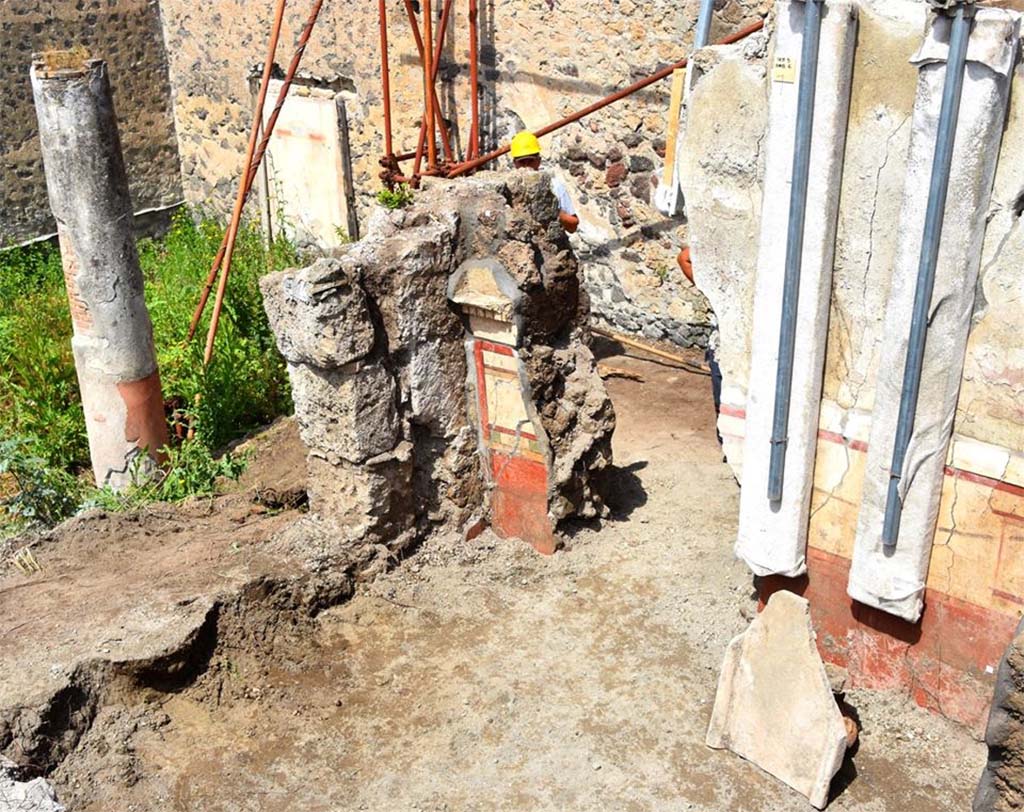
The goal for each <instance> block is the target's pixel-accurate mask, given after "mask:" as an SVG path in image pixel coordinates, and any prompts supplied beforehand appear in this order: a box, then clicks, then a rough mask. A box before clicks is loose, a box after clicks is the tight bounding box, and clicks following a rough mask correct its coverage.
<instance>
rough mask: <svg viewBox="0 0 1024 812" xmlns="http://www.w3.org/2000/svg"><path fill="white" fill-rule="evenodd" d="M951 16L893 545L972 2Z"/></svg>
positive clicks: (906, 378)
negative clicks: (951, 22)
mask: <svg viewBox="0 0 1024 812" xmlns="http://www.w3.org/2000/svg"><path fill="white" fill-rule="evenodd" d="M948 13H950V14H951V15H952V17H953V25H952V32H951V34H950V40H949V57H948V59H947V60H946V83H945V86H944V87H943V89H942V108H941V110H940V112H939V126H938V132H937V134H936V136H935V158H934V160H933V162H932V176H931V185H930V187H929V189H928V208H927V209H926V211H925V220H924V239H923V240H922V242H921V258H920V262H919V264H918V269H917V287H916V289H915V291H914V310H913V316H912V317H911V321H910V338H909V340H908V343H907V361H906V366H905V367H904V369H903V388H902V391H901V393H900V410H899V416H898V418H897V422H896V438H895V440H894V442H893V448H892V465H891V466H890V468H889V491H888V494H887V496H886V501H885V523H884V525H883V527H882V546H883V547H885V548H886V549H887V550H893V549H895V547H896V539H897V537H898V536H899V533H900V519H901V518H902V515H903V500H902V499H901V498H900V492H899V490H900V481H901V480H902V478H903V467H904V464H905V463H906V459H907V449H908V447H909V446H910V439H911V437H912V436H913V434H914V418H915V415H916V413H917V400H918V397H919V395H920V393H921V370H922V368H923V366H924V350H925V343H926V340H927V337H928V312H929V311H930V310H931V306H932V292H933V290H934V287H935V268H936V265H937V264H938V259H939V245H940V243H941V242H942V226H943V221H944V219H945V214H946V196H947V194H948V192H949V173H950V168H951V167H952V165H953V147H954V146H955V144H956V125H957V121H958V119H959V118H960V97H961V96H962V95H963V87H964V72H965V70H966V66H967V45H968V42H969V41H970V36H971V18H972V17H973V16H974V5H973V2H972V3H959V4H957V5H956V7H955V8H953V9H950V11H949V12H948Z"/></svg>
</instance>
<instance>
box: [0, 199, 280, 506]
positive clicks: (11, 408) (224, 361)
mask: <svg viewBox="0 0 1024 812" xmlns="http://www.w3.org/2000/svg"><path fill="white" fill-rule="evenodd" d="M223 234H224V230H223V228H222V227H221V226H220V225H218V224H217V223H215V222H214V221H212V220H210V219H206V218H199V221H198V223H197V222H196V221H194V220H193V218H192V216H191V215H190V213H189V212H186V211H180V212H179V213H178V214H177V215H176V216H175V218H174V222H173V225H172V228H171V230H170V232H169V233H168V234H167V235H166V236H165V237H163V238H161V239H158V240H150V239H147V240H141V241H140V242H139V258H140V262H141V265H142V270H143V275H144V277H145V281H146V301H147V304H148V306H149V312H150V317H151V318H152V320H153V333H154V340H155V343H156V349H157V361H158V363H159V366H160V374H161V380H162V384H163V393H164V398H165V401H166V403H167V404H168V412H169V416H171V417H172V436H173V437H174V438H175V440H176V441H180V440H181V439H182V438H183V437H184V433H185V432H184V426H185V425H186V424H188V423H189V422H190V421H191V423H192V425H193V428H194V429H195V443H196V445H195V446H194V447H191V444H189V443H186V444H185V445H184V446H182V449H181V451H180V452H178V451H177V450H176V448H172V461H173V460H175V459H176V460H177V462H178V464H177V465H172V474H170V475H169V476H168V478H166V479H165V481H164V482H163V484H162V485H161V489H160V491H159V494H158V495H157V498H168V499H175V498H180V497H183V496H188V495H190V493H197V492H203V489H204V488H205V487H206V485H202V486H201V487H200V486H198V485H197V482H199V481H202V482H204V483H205V482H209V481H212V480H211V478H210V477H209V476H207V475H206V474H207V473H208V470H207V469H208V468H209V465H208V463H207V462H206V460H207V459H209V460H211V461H213V457H212V453H213V451H214V450H215V449H219V448H222V447H223V446H224V445H225V444H227V443H228V442H230V441H231V440H233V439H235V438H237V437H240V436H242V435H243V434H245V433H246V432H248V431H250V430H252V429H253V428H256V427H257V426H260V425H263V424H265V423H268V422H270V421H271V420H272V419H273V418H275V417H276V416H278V415H280V414H284V413H287V412H288V411H290V408H291V399H290V393H289V389H288V380H287V375H286V372H285V366H284V361H283V359H282V358H281V357H280V355H279V354H278V352H277V348H276V346H275V344H274V339H273V336H272V334H271V332H270V328H269V325H268V324H267V319H266V314H265V313H264V311H263V304H262V299H261V296H260V291H259V287H258V284H257V282H258V279H259V277H260V276H262V275H263V274H265V273H267V272H269V271H271V270H277V269H281V268H284V267H288V266H294V265H296V264H298V261H299V257H298V256H297V254H296V251H295V249H294V248H293V247H292V246H291V245H290V244H289V243H288V242H287V241H285V240H283V239H282V240H278V241H277V242H275V243H274V245H273V247H272V248H271V249H270V250H267V248H266V246H265V245H264V242H263V238H262V236H261V234H260V233H259V231H258V230H257V229H256V228H254V227H243V228H242V229H241V231H240V234H239V239H238V244H237V247H236V249H235V255H234V261H233V263H232V269H231V279H230V284H229V287H228V295H227V298H226V301H225V303H224V310H223V312H222V315H221V320H220V329H219V331H218V334H217V345H216V350H215V353H214V357H213V361H212V363H211V364H210V366H209V368H207V369H204V368H203V363H202V356H203V346H204V343H205V339H206V327H207V325H208V323H209V311H210V310H211V309H212V297H211V302H210V305H209V306H208V307H207V315H206V318H205V319H204V321H203V322H202V324H201V325H200V327H199V331H198V333H197V335H196V337H195V339H193V341H192V342H191V343H189V344H187V345H186V343H185V337H186V335H187V332H188V326H189V322H190V320H191V316H192V310H193V308H194V307H195V304H196V300H197V298H198V296H199V292H200V290H201V288H202V286H203V284H204V283H205V280H206V275H207V273H208V272H209V269H210V262H211V260H212V258H213V256H214V255H215V254H216V252H217V249H218V248H219V246H220V242H221V239H222V237H223ZM0 303H2V304H0V308H2V309H0V436H3V437H16V438H20V440H19V442H20V443H21V445H20V446H19V448H20V449H21V451H20V452H19V453H21V454H22V455H23V456H26V457H30V458H31V459H32V460H35V461H37V462H39V464H41V465H42V466H43V467H44V468H52V469H55V470H56V471H60V472H64V473H66V474H68V475H71V476H72V478H73V477H74V475H77V474H80V473H82V472H84V471H87V470H88V468H89V448H88V443H87V438H86V433H85V421H84V416H83V414H82V406H81V402H80V399H79V392H78V382H77V378H76V374H75V367H74V358H73V356H72V352H71V320H70V316H69V314H68V304H67V296H66V293H65V290H64V279H63V271H62V268H61V260H60V252H59V250H58V249H57V247H56V246H54V245H51V244H49V243H43V244H38V245H36V246H31V247H26V248H18V249H13V250H9V251H3V252H0ZM172 444H173V445H175V446H177V444H178V443H177V442H174V443H172ZM175 455H177V456H175ZM204 455H205V456H204ZM213 462H216V461H213ZM35 464H36V463H33V465H35ZM193 468H195V469H196V470H197V477H196V478H194V479H193V478H192V477H191V475H190V474H189V471H190V470H192V469H193ZM204 471H205V473H204ZM225 473H226V472H224V471H221V472H220V473H219V474H218V475H224V474H225ZM8 482H9V480H8ZM8 487H9V484H8ZM2 488H3V483H2V482H0V494H2V493H3V489H2ZM190 489H191V490H190ZM8 512H9V511H8Z"/></svg>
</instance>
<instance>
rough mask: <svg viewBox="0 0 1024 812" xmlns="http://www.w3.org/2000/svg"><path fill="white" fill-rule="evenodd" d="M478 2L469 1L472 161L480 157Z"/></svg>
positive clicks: (468, 149)
mask: <svg viewBox="0 0 1024 812" xmlns="http://www.w3.org/2000/svg"><path fill="white" fill-rule="evenodd" d="M477 16H478V8H477V0H469V93H470V96H469V108H470V127H469V144H468V146H467V147H466V158H467V159H468V160H472V159H473V158H476V157H477V156H479V155H480V65H479V61H480V55H479V44H478V41H477V40H478V37H479V31H478V28H477Z"/></svg>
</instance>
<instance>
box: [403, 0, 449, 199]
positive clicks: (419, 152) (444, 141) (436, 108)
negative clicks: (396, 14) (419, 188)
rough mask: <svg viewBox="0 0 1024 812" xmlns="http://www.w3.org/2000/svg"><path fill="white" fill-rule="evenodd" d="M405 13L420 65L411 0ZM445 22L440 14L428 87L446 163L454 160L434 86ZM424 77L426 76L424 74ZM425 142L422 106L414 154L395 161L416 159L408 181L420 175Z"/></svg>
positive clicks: (421, 50) (420, 40)
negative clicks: (439, 29) (436, 42)
mask: <svg viewBox="0 0 1024 812" xmlns="http://www.w3.org/2000/svg"><path fill="white" fill-rule="evenodd" d="M448 3H449V5H448V6H446V9H447V10H448V11H450V9H451V6H450V3H451V0H448ZM405 13H406V15H407V16H408V18H409V26H410V28H412V35H413V39H415V41H416V51H417V53H419V55H420V62H421V64H422V62H423V60H424V48H423V36H422V35H421V34H420V28H419V23H417V21H416V11H415V9H413V7H412V0H405ZM447 21H448V13H447V11H446V12H444V13H442V18H441V26H440V28H441V36H440V38H439V41H438V46H437V50H436V54H437V56H436V57H435V58H434V64H433V66H432V71H431V78H432V80H433V81H432V82H431V85H430V99H431V103H432V104H433V109H434V121H435V124H436V125H437V129H439V130H440V132H441V144H442V146H443V147H444V154H445V160H447V161H454V160H455V159H454V155H453V153H452V145H451V139H450V137H449V135H448V128H447V126H445V123H444V117H443V116H442V115H441V101H440V100H439V99H438V98H437V87H436V85H437V73H438V68H439V67H440V61H441V59H440V54H441V44H442V43H443V41H444V33H445V31H446V30H447ZM424 75H426V74H424ZM424 93H426V87H425V86H424ZM426 141H427V117H426V107H425V106H424V115H423V119H422V121H421V123H420V137H419V141H418V142H417V146H416V152H415V153H413V154H412V155H401V156H399V157H398V158H397V159H396V160H399V161H404V160H407V159H408V158H412V157H415V158H416V164H415V167H414V169H413V177H412V178H410V179H409V180H415V179H416V178H418V177H419V175H420V166H421V163H422V160H423V153H424V151H425V149H426ZM395 180H399V178H395Z"/></svg>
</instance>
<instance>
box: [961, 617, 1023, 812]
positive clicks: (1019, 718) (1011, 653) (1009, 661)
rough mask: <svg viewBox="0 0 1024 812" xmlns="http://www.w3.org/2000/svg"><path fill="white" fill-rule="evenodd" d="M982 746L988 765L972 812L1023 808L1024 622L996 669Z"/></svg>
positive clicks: (1001, 811)
mask: <svg viewBox="0 0 1024 812" xmlns="http://www.w3.org/2000/svg"><path fill="white" fill-rule="evenodd" d="M985 743H986V744H987V745H988V763H987V764H986V765H985V771H984V772H983V773H982V776H981V781H980V782H979V783H978V791H977V793H976V794H975V796H974V805H973V812H1010V811H1011V810H1014V809H1021V808H1024V621H1022V622H1021V624H1020V625H1019V626H1018V627H1017V635H1016V637H1014V639H1013V642H1012V643H1010V646H1009V648H1007V649H1006V656H1005V657H1003V661H1002V663H1000V665H999V675H998V677H997V678H996V690H995V696H994V697H993V698H992V710H991V712H990V713H989V717H988V727H987V729H986V730H985Z"/></svg>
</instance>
